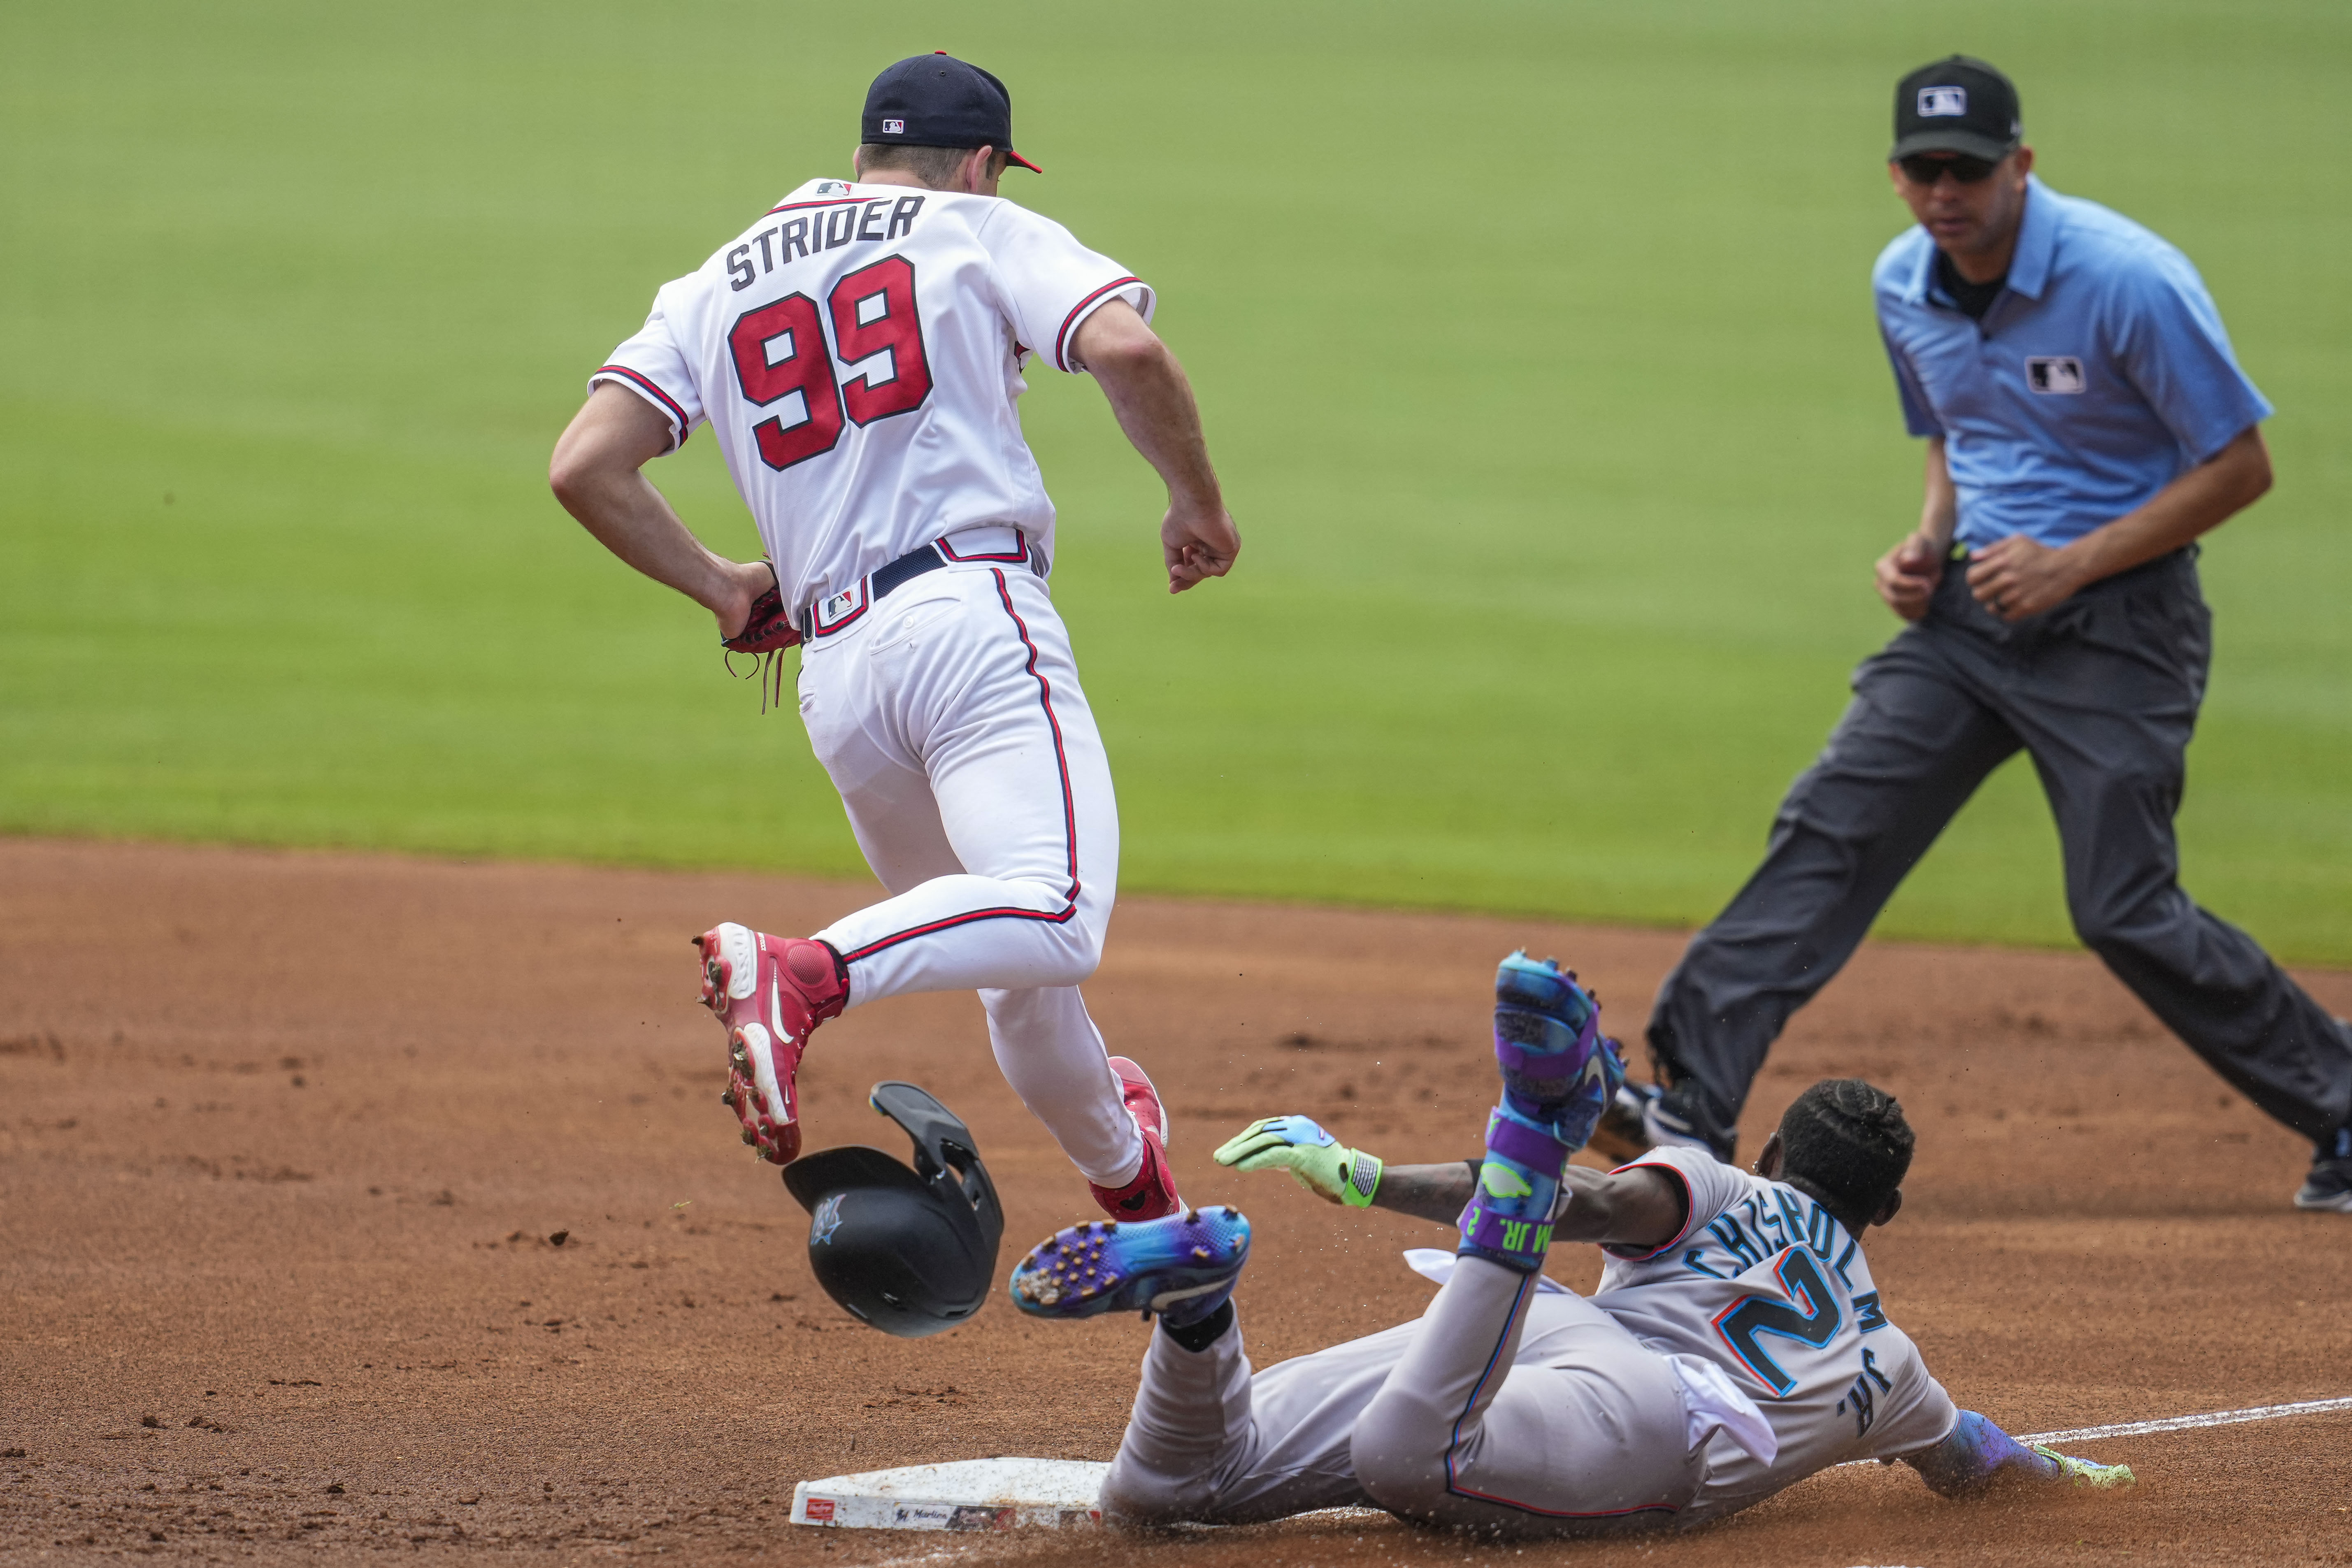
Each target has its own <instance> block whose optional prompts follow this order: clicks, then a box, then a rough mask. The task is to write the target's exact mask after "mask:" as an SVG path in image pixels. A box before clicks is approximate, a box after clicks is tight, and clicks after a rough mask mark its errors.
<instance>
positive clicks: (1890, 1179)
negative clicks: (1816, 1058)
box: [1780, 1078, 1917, 1224]
mask: <svg viewBox="0 0 2352 1568" xmlns="http://www.w3.org/2000/svg"><path fill="white" fill-rule="evenodd" d="M1916 1142H1917V1139H1916V1137H1915V1136H1914V1135H1913V1134H1912V1131H1911V1124H1910V1123H1909V1122H1907V1121H1904V1120H1903V1105H1902V1102H1901V1101H1900V1100H1896V1099H1895V1097H1894V1096H1893V1095H1891V1094H1889V1093H1887V1092H1886V1091H1885V1089H1875V1088H1873V1087H1872V1086H1871V1085H1869V1084H1867V1083H1865V1082H1864V1081H1863V1080H1862V1079H1858V1078H1832V1079H1822V1081H1821V1082H1820V1083H1817V1084H1815V1085H1813V1087H1812V1088H1811V1089H1807V1090H1805V1092H1804V1093H1802V1094H1801V1095H1799V1096H1797V1098H1796V1101H1795V1103H1793V1104H1791V1105H1790V1107H1789V1110H1788V1113H1787V1114H1786V1115H1784V1116H1782V1117H1781V1118H1780V1176H1781V1179H1782V1180H1783V1181H1789V1180H1801V1181H1803V1182H1804V1183H1805V1184H1807V1185H1809V1186H1812V1187H1817V1188H1819V1189H1820V1190H1821V1194H1822V1196H1824V1197H1826V1198H1828V1199H1829V1200H1830V1204H1831V1207H1832V1210H1834V1211H1839V1214H1840V1217H1841V1218H1843V1217H1845V1216H1846V1215H1852V1216H1853V1217H1855V1218H1857V1219H1859V1220H1860V1221H1861V1222H1862V1223H1864V1224H1868V1223H1869V1221H1870V1218H1871V1216H1872V1215H1875V1214H1876V1213H1877V1212H1878V1211H1879V1209H1880V1207H1881V1206H1882V1205H1885V1202H1886V1200H1887V1199H1888V1198H1890V1197H1892V1196H1894V1195H1895V1189H1896V1188H1898V1187H1900V1186H1902V1184H1903V1178H1904V1176H1905V1175H1906V1173H1908V1172H1909V1171H1910V1169H1911V1150H1912V1147H1913V1145H1914V1144H1916Z"/></svg>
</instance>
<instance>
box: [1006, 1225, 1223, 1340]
mask: <svg viewBox="0 0 2352 1568" xmlns="http://www.w3.org/2000/svg"><path fill="white" fill-rule="evenodd" d="M1249 1246H1250V1227H1249V1221H1248V1220H1247V1219H1246V1218H1244V1216H1243V1215H1242V1212H1241V1211H1240V1210H1239V1209H1234V1208H1227V1207H1225V1206H1223V1205H1211V1206H1209V1207H1207V1208H1198V1209H1186V1210H1184V1211H1183V1212H1182V1213H1181V1214H1172V1215H1168V1216H1167V1217H1166V1218H1164V1219H1145V1220H1090V1221H1088V1222H1087V1223H1086V1224H1084V1225H1074V1226H1070V1227H1068V1228H1067V1229H1066V1230H1057V1231H1055V1233H1054V1234H1053V1235H1052V1236H1049V1237H1046V1238H1045V1240H1044V1241H1042V1242H1040V1243H1038V1244H1037V1246H1036V1247H1034V1248H1033V1249H1032V1250H1031V1252H1030V1254H1029V1256H1028V1257H1026V1258H1023V1259H1022V1260H1021V1261H1020V1262H1019V1263H1018V1264H1016V1265H1015V1266H1014V1267H1013V1282H1012V1292H1013V1305H1014V1306H1016V1307H1018V1308H1020V1309H1021V1310H1023V1311H1024V1312H1026V1313H1028V1314H1029V1315H1030V1316H1031V1317H1033V1318H1092V1317H1097V1316H1099V1315H1101V1314H1102V1313H1105V1312H1141V1313H1142V1314H1143V1315H1144V1316H1146V1317H1150V1316H1152V1315H1153V1314H1155V1313H1156V1314H1158V1315H1159V1316H1160V1317H1161V1318H1164V1319H1166V1320H1167V1321H1168V1323H1169V1325H1170V1326H1171V1327H1172V1328H1179V1329H1181V1328H1185V1327H1188V1326H1189V1325H1191V1324H1193V1323H1197V1322H1199V1321H1202V1319H1204V1318H1206V1317H1208V1316H1209V1315H1210V1314H1211V1313H1213V1312H1214V1311H1215V1310H1217V1309H1218V1308H1219V1307H1222V1306H1223V1305H1224V1304H1225V1299H1226V1298H1227V1297H1229V1296H1231V1295H1232V1294H1233V1293H1234V1281H1235V1280H1237V1279H1240V1278H1241V1273H1242V1265H1243V1264H1244V1263H1247V1262H1248V1261H1249Z"/></svg>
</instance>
